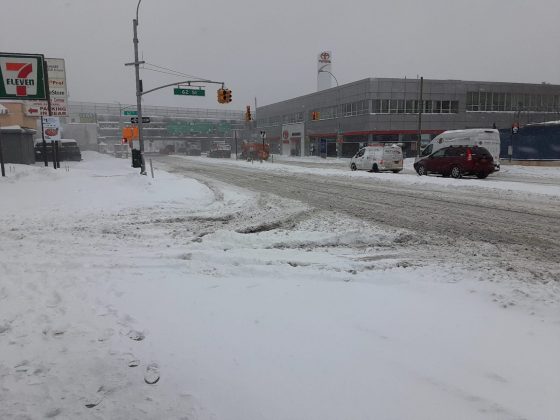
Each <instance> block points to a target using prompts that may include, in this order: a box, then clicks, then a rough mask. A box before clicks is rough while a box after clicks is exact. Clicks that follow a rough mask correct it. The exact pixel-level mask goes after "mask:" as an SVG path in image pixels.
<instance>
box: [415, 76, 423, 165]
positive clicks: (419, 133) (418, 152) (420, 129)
mask: <svg viewBox="0 0 560 420" xmlns="http://www.w3.org/2000/svg"><path fill="white" fill-rule="evenodd" d="M423 94H424V77H420V91H419V95H418V139H417V141H416V156H417V157H419V156H420V146H421V145H422V108H424V100H423V96H424V95H423Z"/></svg>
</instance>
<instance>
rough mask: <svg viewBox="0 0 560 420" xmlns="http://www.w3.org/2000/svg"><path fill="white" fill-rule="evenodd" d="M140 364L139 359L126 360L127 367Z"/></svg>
mask: <svg viewBox="0 0 560 420" xmlns="http://www.w3.org/2000/svg"><path fill="white" fill-rule="evenodd" d="M139 365H140V360H131V361H130V362H128V367H137V366H139Z"/></svg>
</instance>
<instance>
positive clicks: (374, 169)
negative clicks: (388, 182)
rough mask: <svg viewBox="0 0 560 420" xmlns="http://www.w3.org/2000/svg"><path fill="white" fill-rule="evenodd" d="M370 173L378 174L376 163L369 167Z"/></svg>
mask: <svg viewBox="0 0 560 420" xmlns="http://www.w3.org/2000/svg"><path fill="white" fill-rule="evenodd" d="M371 171H372V172H376V173H377V172H379V166H377V163H374V164H373V166H372V167H371Z"/></svg>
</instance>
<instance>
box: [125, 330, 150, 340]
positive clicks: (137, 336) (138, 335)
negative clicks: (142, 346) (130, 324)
mask: <svg viewBox="0 0 560 420" xmlns="http://www.w3.org/2000/svg"><path fill="white" fill-rule="evenodd" d="M128 338H130V339H131V340H134V341H142V340H143V339H144V338H146V336H145V335H144V333H143V332H141V331H136V330H130V331H129V333H128Z"/></svg>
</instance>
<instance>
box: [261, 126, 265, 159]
mask: <svg viewBox="0 0 560 420" xmlns="http://www.w3.org/2000/svg"><path fill="white" fill-rule="evenodd" d="M261 139H262V150H261V162H262V161H263V159H264V140H265V139H266V131H261Z"/></svg>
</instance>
